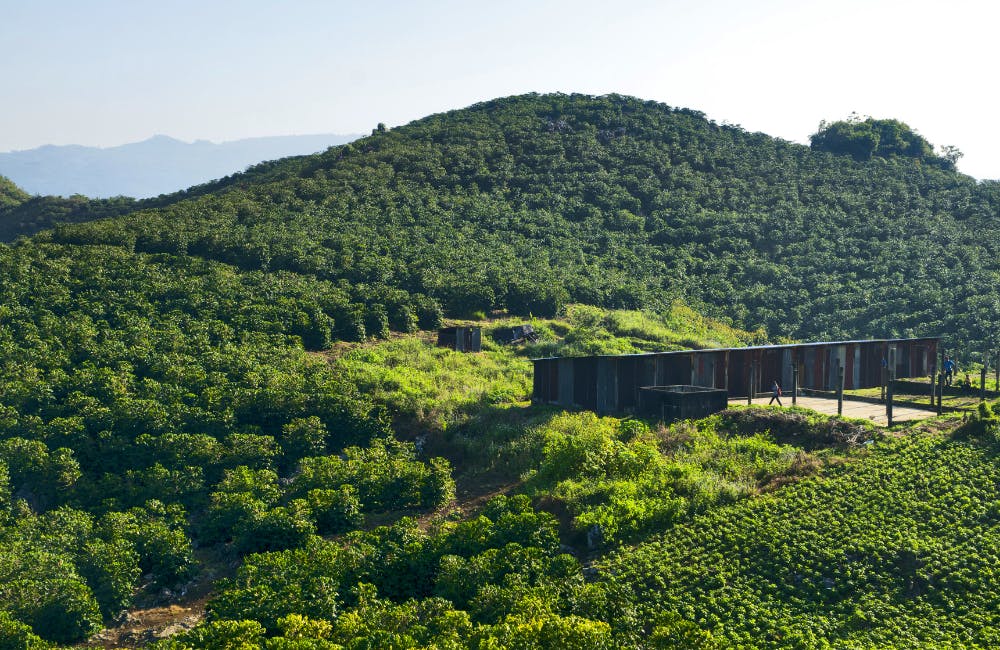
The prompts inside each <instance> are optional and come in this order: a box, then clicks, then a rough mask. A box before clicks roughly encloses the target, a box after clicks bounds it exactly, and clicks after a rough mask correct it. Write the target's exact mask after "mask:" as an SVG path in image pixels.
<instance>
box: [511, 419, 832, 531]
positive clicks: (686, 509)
mask: <svg viewBox="0 0 1000 650" xmlns="http://www.w3.org/2000/svg"><path fill="white" fill-rule="evenodd" d="M818 419H821V420H826V419H827V418H818ZM723 422H725V421H724V420H722V421H720V418H714V419H709V420H705V421H702V422H700V423H699V424H698V425H697V426H696V425H694V424H692V423H690V422H681V423H677V424H674V425H673V426H671V427H669V428H666V429H660V430H658V431H656V432H653V431H650V429H649V427H648V426H646V425H645V424H643V423H641V422H637V421H634V420H618V419H616V418H599V417H597V416H595V415H593V414H592V413H572V414H571V413H566V414H562V415H558V416H556V417H554V418H552V419H551V420H550V421H548V422H547V423H546V424H544V425H542V426H540V427H538V428H537V429H536V430H535V435H537V436H539V437H540V438H541V439H542V441H543V447H542V452H541V458H540V460H539V462H538V465H537V469H535V470H532V472H530V473H529V474H528V482H527V488H528V490H529V491H530V493H532V494H535V495H537V496H538V497H541V498H545V499H551V500H553V501H554V502H555V503H557V504H559V508H560V509H565V511H566V512H568V514H569V515H571V517H572V525H573V529H574V530H575V531H576V541H577V542H578V543H581V544H584V543H585V544H587V545H589V546H591V547H597V546H601V545H606V544H609V543H618V542H621V541H627V540H634V539H637V538H639V537H641V536H642V535H645V534H648V533H649V532H651V531H658V530H664V529H666V528H667V527H669V526H671V525H673V524H675V523H676V522H678V521H681V520H684V519H686V518H688V517H690V516H692V515H693V514H695V513H698V512H703V511H705V510H707V509H709V508H711V507H714V506H717V505H720V504H726V503H732V502H734V501H737V500H740V499H744V498H747V497H749V496H752V495H754V494H756V493H757V491H758V488H759V486H761V485H764V484H766V483H768V482H770V481H772V480H775V479H777V478H780V477H785V476H794V475H796V474H797V473H799V472H800V471H801V470H800V466H802V465H803V463H804V461H806V459H808V458H809V457H808V456H807V455H806V454H805V453H804V452H802V450H801V449H799V448H795V447H791V446H789V445H782V444H777V443H776V442H774V440H773V438H772V437H771V436H770V435H769V434H768V433H767V432H766V431H767V430H766V429H765V430H764V431H763V432H762V433H759V434H757V435H752V434H753V432H752V431H751V432H750V435H748V437H730V436H729V435H727V434H726V432H725V431H724V430H723V429H722V426H721V425H722V423H723ZM802 438H803V439H806V438H808V436H807V435H803V436H802ZM813 464H815V465H816V466H818V465H821V464H822V461H820V460H818V459H814V460H811V461H810V462H805V466H806V467H810V466H812V465H813Z"/></svg>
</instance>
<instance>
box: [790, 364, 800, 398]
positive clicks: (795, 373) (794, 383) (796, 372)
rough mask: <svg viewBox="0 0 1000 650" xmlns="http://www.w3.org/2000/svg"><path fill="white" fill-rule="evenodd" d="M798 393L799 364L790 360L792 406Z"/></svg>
mask: <svg viewBox="0 0 1000 650" xmlns="http://www.w3.org/2000/svg"><path fill="white" fill-rule="evenodd" d="M798 394H799V364H798V363H795V362H794V361H793V362H792V406H795V398H796V396H798Z"/></svg>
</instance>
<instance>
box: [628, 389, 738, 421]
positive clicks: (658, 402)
mask: <svg viewBox="0 0 1000 650" xmlns="http://www.w3.org/2000/svg"><path fill="white" fill-rule="evenodd" d="M728 405H729V392H728V391H726V390H725V389H723V388H706V387H704V386H689V385H684V384H680V385H675V386H642V387H641V388H639V413H640V414H642V415H645V416H646V417H659V418H660V419H661V420H663V421H664V422H670V421H672V420H687V419H700V418H704V417H708V416H709V415H711V414H713V413H718V412H719V411H722V410H724V409H725V408H726V407H727V406H728Z"/></svg>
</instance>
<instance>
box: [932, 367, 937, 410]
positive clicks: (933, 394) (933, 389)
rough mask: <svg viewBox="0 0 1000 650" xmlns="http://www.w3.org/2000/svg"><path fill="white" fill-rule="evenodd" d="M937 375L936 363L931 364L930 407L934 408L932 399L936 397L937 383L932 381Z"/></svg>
mask: <svg viewBox="0 0 1000 650" xmlns="http://www.w3.org/2000/svg"><path fill="white" fill-rule="evenodd" d="M936 377H937V363H933V364H931V408H934V400H935V399H937V385H936V384H935V383H934V381H935V378H936Z"/></svg>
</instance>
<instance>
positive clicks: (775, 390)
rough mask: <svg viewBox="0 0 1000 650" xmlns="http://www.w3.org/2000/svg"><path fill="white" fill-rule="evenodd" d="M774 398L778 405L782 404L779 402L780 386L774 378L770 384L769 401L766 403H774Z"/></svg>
mask: <svg viewBox="0 0 1000 650" xmlns="http://www.w3.org/2000/svg"><path fill="white" fill-rule="evenodd" d="M774 400H778V406H784V404H782V403H781V386H780V385H778V380H777V379H775V380H774V383H773V384H771V401H770V402H768V404H774Z"/></svg>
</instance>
